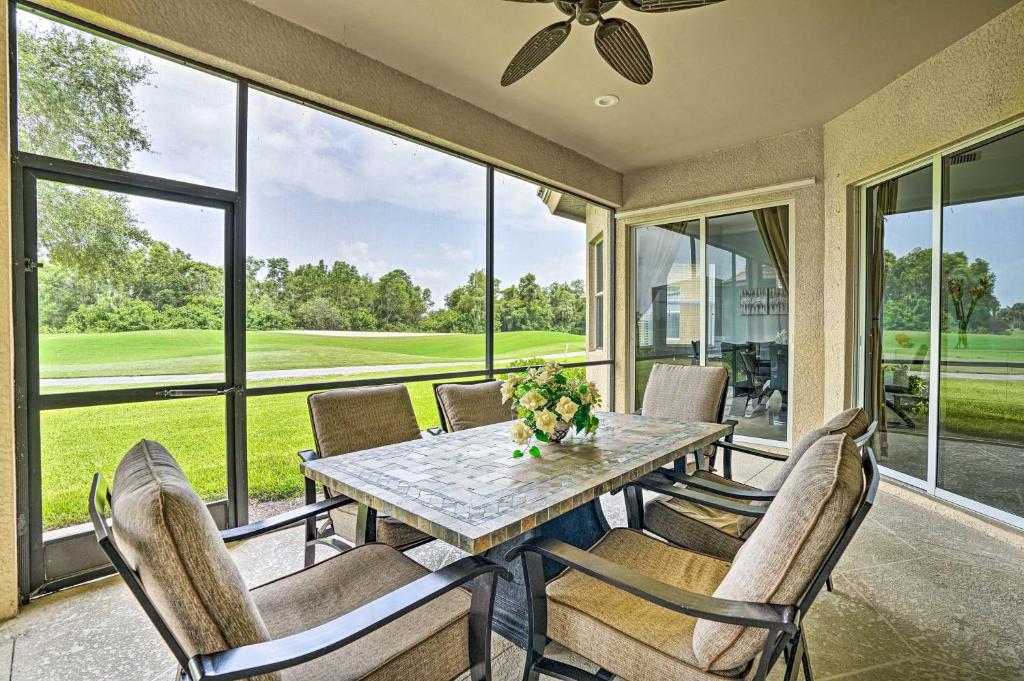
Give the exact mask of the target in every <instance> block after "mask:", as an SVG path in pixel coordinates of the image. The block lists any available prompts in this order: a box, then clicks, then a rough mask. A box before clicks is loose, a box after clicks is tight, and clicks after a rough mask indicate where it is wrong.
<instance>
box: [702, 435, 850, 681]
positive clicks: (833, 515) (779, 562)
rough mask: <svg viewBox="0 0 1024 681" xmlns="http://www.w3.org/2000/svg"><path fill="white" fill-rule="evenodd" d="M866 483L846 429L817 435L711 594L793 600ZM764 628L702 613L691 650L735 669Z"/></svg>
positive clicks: (707, 663)
mask: <svg viewBox="0 0 1024 681" xmlns="http://www.w3.org/2000/svg"><path fill="white" fill-rule="evenodd" d="M863 491H864V476H863V467H862V464H861V458H860V454H859V451H858V450H857V447H856V445H855V444H854V442H853V440H852V439H851V438H849V437H848V436H846V435H842V434H840V435H827V436H825V437H824V438H822V439H820V440H818V442H816V443H815V444H813V445H812V446H811V447H810V448H809V449H808V450H807V451H806V452H805V453H804V455H803V456H802V457H800V461H799V462H798V463H797V465H796V467H795V468H794V469H793V473H792V475H790V476H789V479H788V480H786V483H785V484H784V485H783V486H782V489H780V490H779V493H778V495H777V496H776V497H775V499H774V501H772V503H771V505H770V506H769V507H768V511H767V512H766V513H765V515H764V517H763V518H762V519H761V522H760V523H759V524H758V526H757V529H755V530H754V532H753V534H751V535H750V538H749V539H747V541H746V542H744V544H743V546H741V547H740V550H739V551H738V552H737V553H736V557H735V558H734V559H733V562H732V565H731V566H730V568H729V572H728V573H727V574H726V576H725V579H723V580H722V582H721V583H720V584H719V585H718V588H717V589H715V593H714V596H715V597H716V598H724V599H729V600H737V601H747V602H753V603H774V604H777V605H795V604H796V603H797V602H798V601H799V599H800V598H801V596H803V594H804V592H806V590H807V589H808V587H809V586H810V584H811V582H812V581H813V579H814V577H815V575H817V574H818V572H819V571H820V570H821V568H822V566H823V565H824V563H825V560H826V558H827V557H828V554H829V552H830V551H831V550H832V547H833V546H834V545H835V543H836V541H838V539H839V537H840V536H841V535H842V533H843V531H844V530H845V529H846V527H847V525H848V523H849V522H850V520H851V518H852V517H853V515H854V513H855V512H856V510H857V508H858V507H859V505H860V502H861V499H862V497H863ZM805 615H806V613H805ZM767 635H768V634H767V630H766V629H758V628H752V627H751V628H748V627H742V626H737V625H734V624H725V623H722V622H715V621H712V620H706V619H701V620H699V621H698V622H697V625H696V627H695V628H694V632H693V650H694V654H695V656H696V658H697V661H698V662H699V663H700V664H701V666H702V667H703V669H704V670H705V671H708V670H711V671H721V670H727V669H735V668H737V667H740V666H743V665H745V664H746V663H748V662H749V661H750V660H752V659H754V657H755V656H756V655H757V653H758V652H759V651H760V650H761V647H762V646H763V645H764V642H765V638H766V636H767Z"/></svg>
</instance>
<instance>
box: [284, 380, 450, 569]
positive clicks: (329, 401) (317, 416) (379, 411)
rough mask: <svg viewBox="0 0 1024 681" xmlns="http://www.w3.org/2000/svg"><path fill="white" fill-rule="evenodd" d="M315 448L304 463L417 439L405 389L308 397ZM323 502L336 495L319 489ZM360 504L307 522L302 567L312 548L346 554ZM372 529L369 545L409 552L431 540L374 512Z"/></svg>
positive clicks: (312, 495) (309, 489) (309, 494)
mask: <svg viewBox="0 0 1024 681" xmlns="http://www.w3.org/2000/svg"><path fill="white" fill-rule="evenodd" d="M307 403H308V404H309V417H310V420H311V422H312V424H313V441H314V442H315V443H316V450H315V451H314V450H305V451H301V452H299V457H300V458H301V459H302V460H303V461H315V460H316V459H319V458H323V457H328V456H339V455H343V454H349V453H351V452H357V451H361V450H364V449H373V448H374V447H384V446H385V445H391V444H395V443H398V442H407V441H409V440H416V439H418V438H420V437H421V434H420V427H419V423H418V422H417V421H416V413H415V412H414V411H413V408H412V400H411V399H410V398H409V390H408V389H407V388H406V387H405V386H404V385H381V386H369V387H364V388H345V389H342V390H330V391H327V392H320V393H313V394H311V395H310V396H309V398H308V399H307ZM305 485H306V503H307V504H312V503H313V502H315V501H316V484H315V483H314V482H313V481H312V480H310V479H309V478H306V479H305ZM322 491H323V495H324V498H328V499H331V498H335V496H336V495H335V493H334V492H332V491H331V490H330V489H328V488H327V487H323V488H322ZM358 516H359V504H357V503H356V502H355V501H354V500H351V499H350V500H349V503H347V504H342V505H340V506H335V507H333V508H332V509H331V512H330V513H329V519H328V520H327V521H326V522H323V523H321V524H320V526H319V527H317V519H316V518H313V517H310V518H308V519H307V521H306V565H312V564H313V558H314V554H315V549H316V545H317V544H323V545H327V546H331V547H333V548H335V549H337V550H339V551H346V550H348V549H349V548H351V547H352V546H355V545H356V544H357V543H358V541H357V527H358V525H359V517H358ZM376 517H377V521H376V523H374V524H373V525H374V527H373V528H371V534H372V535H373V539H374V541H378V542H380V543H382V544H387V545H388V546H393V547H395V548H397V549H399V550H402V551H404V550H408V549H411V548H413V547H414V546H419V545H420V544H424V543H426V542H429V541H432V540H433V537H431V536H430V535H428V534H425V533H423V532H420V531H419V530H417V529H415V528H412V527H409V526H408V525H406V524H404V523H401V522H399V521H397V520H395V519H394V518H392V517H391V516H389V515H385V514H383V513H377V514H376Z"/></svg>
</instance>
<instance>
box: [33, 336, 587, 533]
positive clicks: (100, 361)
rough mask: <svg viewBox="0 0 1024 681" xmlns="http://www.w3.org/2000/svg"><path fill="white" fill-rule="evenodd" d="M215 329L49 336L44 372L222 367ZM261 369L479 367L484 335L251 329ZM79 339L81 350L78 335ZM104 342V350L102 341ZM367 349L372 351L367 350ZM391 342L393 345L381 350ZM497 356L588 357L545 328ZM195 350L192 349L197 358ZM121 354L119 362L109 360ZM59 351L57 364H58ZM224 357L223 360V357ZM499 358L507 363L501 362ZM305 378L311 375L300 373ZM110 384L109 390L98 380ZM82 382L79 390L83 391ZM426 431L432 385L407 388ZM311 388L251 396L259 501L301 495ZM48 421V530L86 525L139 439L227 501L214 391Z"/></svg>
mask: <svg viewBox="0 0 1024 681" xmlns="http://www.w3.org/2000/svg"><path fill="white" fill-rule="evenodd" d="M215 337H216V338H217V339H219V338H220V336H219V335H218V332H214V331H172V332H166V331H153V332H139V333H124V334H85V335H79V336H46V337H44V339H43V341H42V348H43V350H42V351H43V353H44V358H50V359H49V361H50V362H51V363H52V362H59V363H60V364H61V365H62V366H63V368H62V370H61V371H59V372H58V371H54V370H53V366H52V365H51V367H50V369H51V372H50V373H48V374H46V375H47V376H49V377H58V376H59V377H69V376H101V375H115V376H116V375H125V374H127V373H129V372H127V371H125V366H126V365H134V366H139V367H142V368H143V371H142V373H165V372H166V373H173V372H172V371H168V370H167V368H166V367H168V366H184V365H187V368H184V369H181V371H189V372H196V373H198V372H203V371H211V372H212V371H216V370H217V368H219V367H215V366H213V365H212V364H211V365H210V366H208V367H207V366H206V365H204V364H203V363H204V362H212V360H211V359H210V357H211V356H212V355H211V354H210V353H212V352H213V350H214V347H213V345H215V344H216V343H219V342H221V341H220V340H214V338H215ZM249 338H250V348H251V350H252V352H251V353H250V356H253V354H255V356H256V357H257V358H258V361H257V366H256V367H254V368H273V369H278V368H305V367H332V366H358V365H362V364H382V365H383V364H409V363H421V362H458V361H465V360H470V361H471V362H472V363H469V362H467V363H466V364H464V365H456V366H452V367H449V368H446V369H445V371H462V370H471V369H474V368H479V367H480V365H481V364H482V355H483V339H482V337H481V336H470V335H451V336H444V335H435V336H426V337H405V338H345V337H336V336H335V337H331V336H304V335H300V334H276V333H267V332H261V333H256V334H250V337H249ZM76 340H81V341H82V343H81V345H76V344H75V342H74V341H76ZM104 342H105V345H104ZM371 346H372V347H371ZM385 348H386V350H385ZM495 348H496V353H495V354H496V355H497V356H498V357H499V358H506V359H507V358H510V357H533V356H537V355H540V354H553V353H563V352H566V351H569V352H579V353H580V355H579V356H576V357H570V358H567V359H566V360H564V361H580V360H582V359H583V355H582V350H583V339H582V337H580V336H572V335H569V334H561V333H549V332H533V331H530V332H515V333H505V334H498V335H497V336H496V337H495ZM189 353H193V354H192V355H190V354H189ZM112 357H116V358H117V359H118V360H119V361H118V362H111V358H112ZM54 358H56V359H54ZM219 361H221V362H223V360H219ZM499 364H500V361H499ZM408 373H409V372H408V371H393V372H387V373H374V374H361V375H357V376H351V375H350V376H337V377H331V376H327V375H325V376H318V377H317V379H315V380H318V381H328V380H356V379H359V378H368V377H377V376H398V375H403V374H406V375H407V374H408ZM301 380H302V381H303V382H305V381H309V380H311V379H301ZM294 382H296V379H272V380H267V381H260V385H268V384H286V383H294ZM97 387H100V388H110V387H111V386H97ZM87 389H89V388H88V387H86V386H76V388H75V390H87ZM409 392H410V394H411V396H412V401H413V407H414V408H415V410H416V416H417V419H418V420H419V423H420V426H421V428H427V427H429V426H435V425H438V417H437V409H436V406H435V403H434V397H433V391H432V384H431V383H414V384H409ZM306 394H307V393H294V394H288V395H270V396H263V397H249V399H248V400H247V409H248V455H249V490H250V496H251V498H252V499H253V500H256V501H263V500H270V499H281V498H288V497H294V496H297V495H299V494H300V493H301V490H302V478H301V476H300V475H299V470H298V458H297V457H296V452H297V451H299V450H300V449H307V448H310V447H311V446H312V444H313V443H312V435H311V431H310V425H309V413H308V411H307V409H306ZM40 421H41V439H42V443H41V445H42V446H41V450H42V451H41V455H42V470H43V479H42V487H43V499H42V506H43V525H44V527H46V528H47V529H53V528H57V527H63V526H67V525H73V524H77V523H81V522H85V521H86V520H87V505H86V504H87V498H86V497H87V494H88V489H89V483H90V480H91V478H92V474H93V472H95V471H101V472H103V473H104V475H106V476H108V477H109V476H111V475H112V474H113V471H114V467H115V466H116V465H117V461H118V460H119V459H120V457H121V456H122V455H123V454H124V453H125V452H126V451H127V450H128V449H129V448H130V447H131V446H132V445H133V444H135V443H136V442H137V441H138V440H139V439H141V438H148V439H152V440H158V441H160V442H161V443H163V444H164V445H165V446H166V447H167V448H168V449H169V450H170V451H171V452H172V453H173V454H174V455H175V457H176V458H177V459H178V461H179V463H181V465H182V467H183V468H184V469H185V471H186V473H187V474H188V476H189V479H190V480H191V481H192V483H193V484H194V485H195V487H196V490H197V491H198V492H199V494H200V495H201V496H202V497H203V498H204V499H208V500H210V499H220V498H223V497H224V496H225V490H226V484H227V483H226V474H225V469H226V462H225V442H224V439H225V435H224V433H225V425H224V400H223V398H219V397H211V398H197V399H188V400H163V401H154V402H144V403H139V404H131V405H109V406H101V407H84V408H78V409H61V410H52V411H44V412H42V413H41V415H40Z"/></svg>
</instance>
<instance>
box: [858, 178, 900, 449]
mask: <svg viewBox="0 0 1024 681" xmlns="http://www.w3.org/2000/svg"><path fill="white" fill-rule="evenodd" d="M898 188H899V178H893V179H891V180H886V181H885V182H883V183H881V184H880V185H878V186H877V187H875V189H874V191H873V193H874V201H873V204H874V205H873V206H872V213H873V215H872V218H873V219H872V224H871V261H870V263H869V270H868V273H867V274H868V283H869V285H870V287H871V288H870V291H871V300H870V301H868V302H869V303H870V305H871V327H870V329H869V330H868V352H869V353H870V354H869V356H870V357H871V360H872V362H873V365H872V366H871V367H870V369H871V371H872V380H871V381H870V382H869V385H868V395H867V396H866V397H867V399H866V403H867V404H868V405H870V407H871V411H872V414H871V416H872V418H874V419H875V420H876V421H878V450H879V452H878V453H879V455H880V456H884V455H885V454H886V448H887V445H888V438H887V437H886V431H887V430H888V427H887V426H886V418H885V378H884V376H883V375H882V305H883V302H882V295H883V293H884V292H885V218H886V216H887V215H892V214H893V213H895V212H896V195H897V190H898Z"/></svg>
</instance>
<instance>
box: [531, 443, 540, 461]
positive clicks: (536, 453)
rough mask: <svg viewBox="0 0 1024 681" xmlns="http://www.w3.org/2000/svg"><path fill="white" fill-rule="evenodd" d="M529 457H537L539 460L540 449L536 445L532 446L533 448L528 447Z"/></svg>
mask: <svg viewBox="0 0 1024 681" xmlns="http://www.w3.org/2000/svg"><path fill="white" fill-rule="evenodd" d="M530 456H534V457H537V458H538V459H539V458H540V447H538V446H537V445H534V446H532V447H530Z"/></svg>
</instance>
